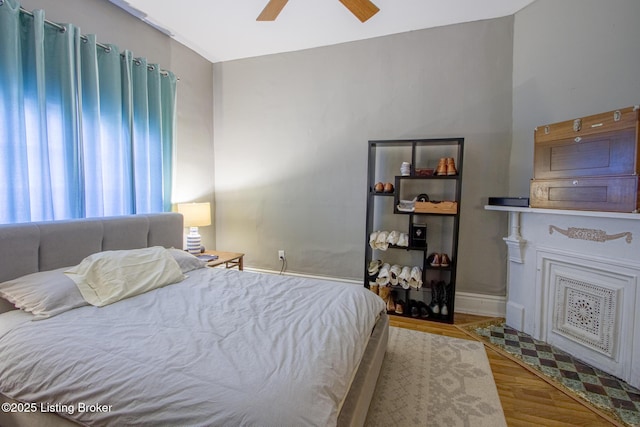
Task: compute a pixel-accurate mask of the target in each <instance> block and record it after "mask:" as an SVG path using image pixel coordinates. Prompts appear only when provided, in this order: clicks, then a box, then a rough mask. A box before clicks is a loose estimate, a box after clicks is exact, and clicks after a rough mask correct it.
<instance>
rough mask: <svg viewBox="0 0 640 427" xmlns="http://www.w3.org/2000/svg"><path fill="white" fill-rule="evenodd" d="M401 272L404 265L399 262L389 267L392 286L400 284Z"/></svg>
mask: <svg viewBox="0 0 640 427" xmlns="http://www.w3.org/2000/svg"><path fill="white" fill-rule="evenodd" d="M400 273H402V267H401V266H400V265H398V264H393V265H392V266H391V268H390V269H389V283H390V284H391V286H397V285H398V282H399V281H400V279H399V278H398V276H400Z"/></svg>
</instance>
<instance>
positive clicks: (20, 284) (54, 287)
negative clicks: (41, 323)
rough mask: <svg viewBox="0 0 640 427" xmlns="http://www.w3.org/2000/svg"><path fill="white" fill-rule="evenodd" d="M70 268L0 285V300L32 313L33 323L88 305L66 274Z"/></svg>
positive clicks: (40, 273)
mask: <svg viewBox="0 0 640 427" xmlns="http://www.w3.org/2000/svg"><path fill="white" fill-rule="evenodd" d="M68 268H69V267H65V268H59V269H57V270H50V271H41V272H38V273H32V274H27V275H26V276H22V277H18V278H17V279H13V280H9V281H7V282H4V283H0V296H2V298H4V299H6V300H8V301H9V302H11V303H13V305H15V306H16V307H17V308H19V309H21V310H24V311H28V312H30V313H32V314H33V315H34V316H35V317H34V320H40V319H46V318H48V317H52V316H55V315H56V314H60V313H64V312H65V311H68V310H71V309H72V308H76V307H82V306H83V305H88V304H87V302H86V301H85V300H84V298H82V294H81V293H80V291H79V290H78V288H77V287H76V284H75V283H74V282H73V281H72V280H71V279H69V278H68V277H67V276H66V275H65V274H64V271H65V270H66V269H68Z"/></svg>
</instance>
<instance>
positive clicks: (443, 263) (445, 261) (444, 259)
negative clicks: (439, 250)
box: [440, 254, 451, 267]
mask: <svg viewBox="0 0 640 427" xmlns="http://www.w3.org/2000/svg"><path fill="white" fill-rule="evenodd" d="M449 264H451V260H450V259H449V255H447V254H440V267H449Z"/></svg>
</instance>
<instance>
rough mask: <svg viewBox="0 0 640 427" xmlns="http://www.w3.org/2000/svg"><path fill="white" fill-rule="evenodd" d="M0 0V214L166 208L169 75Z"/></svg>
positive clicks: (26, 216)
mask: <svg viewBox="0 0 640 427" xmlns="http://www.w3.org/2000/svg"><path fill="white" fill-rule="evenodd" d="M63 27H64V28H63V30H61V29H59V28H56V27H55V26H52V25H49V24H47V23H46V22H45V17H44V11H41V10H36V11H34V12H33V16H30V15H28V14H25V13H21V12H20V4H19V2H18V1H17V0H4V1H3V0H0V223H12V222H25V221H43V220H55V219H69V218H82V217H95V216H109V215H124V214H133V213H148V212H162V211H168V210H170V207H171V187H172V182H171V177H172V173H171V169H172V162H173V158H172V152H173V146H174V141H175V114H176V113H175V111H176V82H177V79H176V77H175V75H173V73H171V72H166V71H161V70H160V68H159V67H158V65H156V64H148V63H147V60H146V59H144V58H134V56H133V54H132V52H130V51H127V50H125V51H122V52H121V51H120V49H119V48H118V47H117V46H114V45H107V47H108V49H104V48H103V47H101V46H98V45H97V44H96V37H95V36H94V35H87V36H81V33H80V29H79V28H77V27H75V26H74V25H72V24H64V26H63Z"/></svg>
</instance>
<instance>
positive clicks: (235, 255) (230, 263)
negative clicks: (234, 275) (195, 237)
mask: <svg viewBox="0 0 640 427" xmlns="http://www.w3.org/2000/svg"><path fill="white" fill-rule="evenodd" d="M203 253H204V254H206V255H217V256H218V259H214V260H213V261H209V262H208V263H207V267H217V266H219V265H223V264H224V266H225V267H226V268H233V267H238V270H242V269H243V260H242V259H243V258H244V254H243V253H240V252H222V251H204V252H203Z"/></svg>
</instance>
